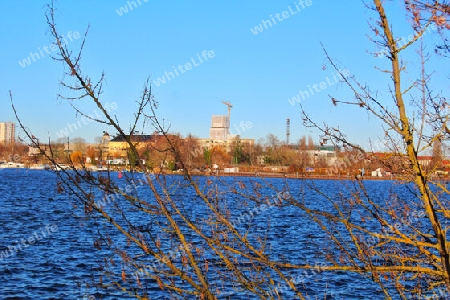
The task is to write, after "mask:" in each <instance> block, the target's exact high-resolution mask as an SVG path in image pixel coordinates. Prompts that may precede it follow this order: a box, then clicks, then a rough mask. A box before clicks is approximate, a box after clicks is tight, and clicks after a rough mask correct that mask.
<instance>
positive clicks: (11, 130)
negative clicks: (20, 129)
mask: <svg viewBox="0 0 450 300" xmlns="http://www.w3.org/2000/svg"><path fill="white" fill-rule="evenodd" d="M15 138H16V124H14V123H12V122H4V123H0V144H14V142H15Z"/></svg>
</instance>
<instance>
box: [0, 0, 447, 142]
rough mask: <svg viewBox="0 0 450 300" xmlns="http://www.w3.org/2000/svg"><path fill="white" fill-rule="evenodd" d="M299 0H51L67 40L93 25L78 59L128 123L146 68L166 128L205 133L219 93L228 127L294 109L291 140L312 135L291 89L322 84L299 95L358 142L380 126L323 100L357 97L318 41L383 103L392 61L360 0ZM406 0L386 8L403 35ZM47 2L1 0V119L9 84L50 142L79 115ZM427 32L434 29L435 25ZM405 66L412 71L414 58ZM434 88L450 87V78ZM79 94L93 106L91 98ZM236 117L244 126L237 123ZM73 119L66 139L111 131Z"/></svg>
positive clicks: (250, 129) (258, 127) (265, 125)
mask: <svg viewBox="0 0 450 300" xmlns="http://www.w3.org/2000/svg"><path fill="white" fill-rule="evenodd" d="M300 2H301V1H298V0H295V1H291V0H277V1H268V0H245V1H242V0H240V1H237V0H229V1H179V0H166V1H162V0H147V1H146V0H134V1H125V0H109V1H92V0H91V1H87V0H59V1H55V6H56V8H57V25H58V27H59V32H60V34H62V35H64V36H65V37H66V38H67V39H68V45H69V47H71V48H73V49H74V50H76V49H77V47H79V45H80V42H81V40H82V38H78V39H77V38H76V37H77V33H79V34H80V35H83V34H84V31H85V30H86V28H87V26H88V25H89V24H90V31H89V34H88V37H87V41H86V46H85V49H84V56H83V61H82V65H81V66H82V69H83V70H84V73H85V74H90V75H91V76H92V77H93V78H94V79H95V78H98V76H99V75H100V74H101V72H103V71H104V72H105V74H106V79H105V86H104V94H103V95H102V98H101V100H102V101H103V102H104V103H107V102H109V103H111V104H113V103H114V104H115V105H116V106H113V107H114V108H115V109H113V113H114V114H115V115H116V116H117V117H118V119H119V120H120V121H121V124H122V125H123V126H124V127H125V128H128V127H129V124H130V122H131V120H132V118H133V112H134V110H135V108H136V104H135V102H136V100H138V99H139V96H140V92H141V89H142V87H143V85H144V82H145V81H146V79H147V78H148V77H150V78H151V80H152V82H153V91H154V93H155V95H156V97H157V100H158V101H159V103H160V108H159V110H158V113H159V115H160V117H161V119H164V120H165V122H166V123H170V124H171V129H172V131H174V132H180V133H181V134H183V135H187V134H188V133H192V134H193V135H195V136H197V137H208V135H209V126H210V123H211V116H212V115H221V114H226V113H227V107H226V106H225V105H224V104H222V102H221V101H222V100H226V101H229V102H231V103H232V104H233V108H232V110H231V130H232V133H235V134H236V133H240V134H241V136H242V137H244V138H254V139H256V140H257V139H259V138H261V137H265V136H266V135H267V134H268V133H273V134H275V135H277V136H278V137H279V138H280V139H281V140H284V139H285V124H286V118H290V120H291V142H293V141H296V140H298V139H299V138H300V137H301V136H303V135H308V134H311V135H312V136H313V137H314V138H315V140H316V141H317V140H318V138H317V136H316V134H315V133H314V132H311V131H308V129H307V128H304V127H303V126H302V122H301V116H300V108H299V104H298V102H296V101H295V98H294V100H292V98H293V97H297V96H299V92H300V91H303V92H307V91H309V88H313V86H314V85H315V84H317V85H319V84H320V83H321V82H325V85H322V86H323V87H324V88H323V89H319V90H320V91H319V92H314V94H312V93H311V92H310V93H309V95H306V94H303V97H304V98H305V99H301V102H302V104H303V105H304V107H305V108H306V109H307V110H308V111H309V112H310V114H311V115H312V117H313V118H314V119H315V120H317V121H318V122H319V123H320V122H323V121H326V122H329V123H330V124H331V125H333V126H340V128H341V129H343V130H344V131H346V132H347V134H348V136H349V137H350V138H352V139H353V140H355V141H356V142H358V143H360V144H361V145H366V144H367V141H368V139H369V138H371V139H377V138H378V137H380V136H382V131H381V130H380V127H379V124H378V123H377V122H376V120H375V119H374V118H373V117H369V116H368V115H367V114H366V113H364V112H363V111H361V110H358V109H355V108H343V107H337V108H336V107H333V106H332V105H331V101H330V100H329V97H328V95H333V96H335V97H336V98H340V99H342V100H352V99H353V97H352V95H351V93H350V92H349V90H348V89H347V88H346V87H345V86H343V85H342V84H338V83H337V82H336V80H335V74H334V71H333V70H332V69H331V68H330V66H329V65H328V64H326V59H325V55H324V53H323V51H322V50H321V45H320V43H323V44H324V46H325V47H326V49H327V51H328V52H329V53H330V55H331V56H332V57H333V58H334V59H336V62H337V63H338V64H339V65H340V66H341V67H342V69H347V70H348V72H349V73H351V74H352V75H355V76H357V77H358V78H359V79H360V80H361V82H363V83H365V84H368V85H370V86H371V87H372V89H374V90H378V91H379V94H378V96H379V97H380V101H389V99H390V98H389V93H388V90H387V84H388V81H387V79H388V78H387V76H386V75H385V74H382V73H380V72H379V71H377V70H376V69H375V66H377V67H380V68H384V67H387V66H388V63H389V62H388V61H387V60H386V59H382V58H376V57H374V55H373V54H371V52H374V51H377V50H379V49H377V48H376V47H375V46H374V45H373V44H372V43H371V42H370V41H369V38H368V36H371V34H372V33H371V32H370V30H369V23H370V22H371V20H370V18H371V17H373V12H371V11H368V10H367V9H366V7H365V6H364V5H363V3H362V2H361V1H358V0H340V1H331V0H328V1H325V0H321V1H319V0H312V1H306V0H304V1H302V2H303V4H302V3H300ZM368 2H370V1H368ZM402 2H403V1H393V2H391V3H390V4H389V6H388V8H389V9H390V10H389V11H390V13H389V16H390V17H391V20H392V21H394V30H396V32H397V33H398V35H399V36H408V35H409V34H411V33H412V30H411V28H410V27H408V25H407V23H406V18H405V12H404V10H403V7H402ZM46 3H48V1H46V0H22V1H1V2H0V9H1V12H2V17H1V18H0V35H1V40H2V46H1V47H0V101H1V102H0V121H10V120H12V121H14V115H13V112H12V109H11V108H10V101H9V95H8V90H12V92H13V96H14V103H15V105H16V107H17V109H18V111H19V114H20V117H21V118H22V120H23V121H24V123H25V124H26V125H27V126H28V127H29V128H30V129H31V130H32V131H33V133H34V135H35V136H37V137H39V138H40V139H48V138H50V139H52V140H56V139H57V138H58V134H57V133H60V132H61V130H64V129H66V130H67V129H69V128H68V127H67V126H68V123H70V124H73V123H77V122H78V121H80V117H79V116H78V117H77V116H76V114H75V112H74V111H73V110H72V109H71V108H70V106H69V104H68V103H66V102H64V101H62V100H59V99H58V97H57V95H58V93H65V91H64V90H63V89H62V88H61V87H60V86H59V84H58V82H59V80H60V79H61V78H62V75H63V71H64V68H63V66H62V65H61V63H59V62H56V61H54V60H52V59H51V58H50V55H49V54H47V52H50V53H51V50H50V49H51V48H50V46H51V44H52V40H51V36H50V34H49V30H48V28H47V26H46V20H45V11H46V7H45V6H46ZM308 4H309V5H308ZM283 12H284V13H283ZM277 13H278V14H279V15H277ZM272 18H273V19H272ZM263 20H264V22H263ZM280 20H281V21H280ZM269 21H270V22H271V24H269ZM270 25H272V26H270ZM256 27H259V30H258V29H257V28H256ZM266 27H267V28H266ZM255 33H256V34H255ZM69 36H72V39H71V40H70V39H69ZM427 38H428V39H430V40H431V39H433V37H432V34H431V33H430V36H429V37H427ZM44 47H46V48H44ZM44 49H46V51H47V52H46V51H45V50H44ZM204 51H205V52H204ZM202 53H204V54H203V55H204V56H202ZM410 55H411V56H414V55H415V54H414V53H413V51H412V53H410ZM205 56H206V58H207V59H206V58H205ZM200 59H201V60H200ZM28 63H29V64H28ZM188 63H189V64H190V65H189V64H188ZM431 63H436V64H438V63H439V61H436V62H434V61H431ZM178 65H181V66H182V68H181V70H180V69H179V67H178ZM189 66H190V69H189ZM174 67H175V68H176V72H175V70H174ZM410 67H411V69H410V72H409V74H408V76H411V80H412V79H413V78H416V74H417V72H416V71H417V67H418V65H417V64H416V65H414V63H413V64H412V65H410ZM187 69H189V70H187ZM170 72H171V73H172V74H171V73H170ZM177 72H178V73H177ZM441 75H442V74H437V76H438V77H439V76H441ZM163 78H164V80H165V83H163ZM168 78H170V80H168ZM440 88H441V89H442V90H443V91H444V92H446V93H448V91H449V86H448V81H445V82H444V81H443V84H442V85H441V86H440ZM65 94H66V95H67V93H65ZM300 97H301V96H300ZM289 100H291V101H289ZM291 102H292V103H293V104H294V105H292V104H291ZM76 104H77V105H79V106H80V107H81V108H83V109H85V110H86V112H87V113H90V114H95V113H96V111H95V108H94V107H93V106H92V105H89V104H87V103H85V102H82V101H78V102H77V103H76ZM240 123H244V124H247V126H243V127H244V129H242V127H240V129H239V132H238V131H237V130H236V129H235V128H236V126H239V124H240ZM78 124H81V126H78V127H79V128H77V129H76V130H74V127H72V128H71V129H72V130H71V129H69V130H68V131H67V132H68V133H69V136H70V137H71V138H73V137H84V138H85V139H86V140H87V141H88V142H92V141H93V140H94V138H95V137H97V136H101V134H102V131H103V130H108V131H109V132H110V133H112V134H114V133H115V131H114V130H111V129H108V128H106V127H105V126H102V125H97V124H93V123H90V124H84V123H82V122H81V123H78ZM249 124H251V126H248V125H249ZM238 128H239V127H238ZM147 133H150V132H147Z"/></svg>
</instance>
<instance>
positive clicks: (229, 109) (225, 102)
mask: <svg viewBox="0 0 450 300" xmlns="http://www.w3.org/2000/svg"><path fill="white" fill-rule="evenodd" d="M222 103H223V104H225V105H226V106H228V130H229V129H230V120H231V108H232V107H233V105H232V104H231V103H230V102H228V101H222Z"/></svg>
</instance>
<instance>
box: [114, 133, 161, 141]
mask: <svg viewBox="0 0 450 300" xmlns="http://www.w3.org/2000/svg"><path fill="white" fill-rule="evenodd" d="M128 137H129V135H126V136H123V135H118V136H116V137H114V138H112V139H111V140H110V142H126V138H128ZM159 137H161V135H154V134H135V135H132V136H131V141H132V142H133V143H135V142H154V141H157V140H158V139H159Z"/></svg>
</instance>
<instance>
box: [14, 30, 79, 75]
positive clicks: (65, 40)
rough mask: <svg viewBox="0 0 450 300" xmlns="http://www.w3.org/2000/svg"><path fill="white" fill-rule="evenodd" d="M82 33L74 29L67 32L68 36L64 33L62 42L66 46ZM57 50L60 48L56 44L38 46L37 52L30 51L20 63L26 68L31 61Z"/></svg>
mask: <svg viewBox="0 0 450 300" xmlns="http://www.w3.org/2000/svg"><path fill="white" fill-rule="evenodd" d="M80 37H81V36H80V33H79V32H78V31H75V32H73V33H72V31H69V32H67V34H66V36H64V35H62V36H61V38H60V40H61V44H62V46H65V45H67V44H69V41H70V42H73V41H74V40H77V39H79V38H80ZM56 50H58V46H57V45H56V44H51V45H50V46H44V47H42V49H41V47H38V51H37V52H30V55H29V56H28V57H27V58H24V59H22V60H21V61H19V65H20V66H21V67H22V68H25V67H26V66H29V65H31V63H33V62H36V61H38V60H40V59H41V58H44V57H45V56H46V55H50V54H52V52H55V51H56Z"/></svg>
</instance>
